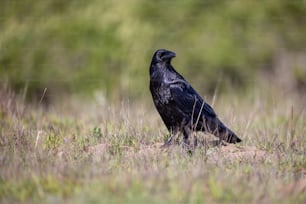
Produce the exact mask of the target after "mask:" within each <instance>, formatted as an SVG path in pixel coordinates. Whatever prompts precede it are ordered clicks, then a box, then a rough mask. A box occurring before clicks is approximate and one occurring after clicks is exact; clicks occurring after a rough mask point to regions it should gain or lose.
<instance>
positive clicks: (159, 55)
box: [152, 49, 176, 63]
mask: <svg viewBox="0 0 306 204" xmlns="http://www.w3.org/2000/svg"><path fill="white" fill-rule="evenodd" d="M175 56H176V54H175V52H172V51H169V50H165V49H158V50H156V52H155V53H154V55H153V59H152V62H154V63H160V62H164V63H170V62H171V59H172V58H173V57H175Z"/></svg>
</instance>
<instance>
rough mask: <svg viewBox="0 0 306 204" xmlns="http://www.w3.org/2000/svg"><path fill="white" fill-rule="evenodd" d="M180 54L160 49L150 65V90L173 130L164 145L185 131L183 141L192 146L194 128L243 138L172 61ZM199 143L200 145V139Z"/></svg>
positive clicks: (230, 139)
mask: <svg viewBox="0 0 306 204" xmlns="http://www.w3.org/2000/svg"><path fill="white" fill-rule="evenodd" d="M175 56H176V54H175V53H174V52H172V51H169V50H165V49H159V50H157V51H156V52H155V53H154V55H153V58H152V62H151V65H150V91H151V94H152V97H153V101H154V105H155V107H156V109H157V111H158V112H159V114H160V116H161V118H162V120H163V121H164V123H165V125H166V127H167V128H168V130H169V132H170V137H169V138H168V140H167V141H166V142H165V144H164V146H167V145H170V144H171V143H172V139H173V136H175V135H176V134H177V133H179V132H182V133H183V145H187V146H189V140H188V138H189V137H190V136H191V134H192V132H193V131H204V132H208V133H211V134H213V135H215V136H217V137H219V138H220V140H221V141H222V140H223V141H226V142H228V143H237V142H241V139H240V138H239V137H238V136H237V135H236V134H235V133H234V132H233V131H231V130H230V129H229V128H227V127H226V126H225V125H224V124H223V123H222V122H221V121H220V120H219V118H218V116H217V114H216V113H215V111H214V110H213V108H212V107H211V106H210V105H209V104H207V103H206V102H205V101H204V100H203V99H202V98H201V96H200V95H199V94H198V93H197V92H196V91H195V90H194V89H193V88H192V86H191V85H190V84H189V83H188V82H187V81H186V80H185V79H184V77H183V76H182V75H180V74H179V73H178V72H177V71H176V70H175V69H174V68H173V66H172V65H171V60H172V58H173V57H175ZM194 142H195V145H196V141H194Z"/></svg>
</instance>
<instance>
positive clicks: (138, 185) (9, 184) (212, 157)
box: [0, 88, 306, 203]
mask: <svg viewBox="0 0 306 204" xmlns="http://www.w3.org/2000/svg"><path fill="white" fill-rule="evenodd" d="M267 92H269V93H267ZM0 98H1V100H0V106H1V109H0V119H1V120H0V124H1V126H0V128H1V131H0V151H1V154H0V200H1V203H19V202H23V203H54V202H57V203H145V202H146V203H205V202H207V203H304V202H305V201H306V200H305V199H306V196H305V195H306V193H305V192H306V185H305V177H306V170H305V169H306V159H305V154H306V141H305V138H306V137H305V133H306V125H305V124H306V118H305V110H304V107H305V106H304V102H303V100H304V99H303V98H302V97H301V96H298V95H294V94H292V93H290V94H284V93H281V92H280V91H278V90H277V91H275V90H274V91H273V92H272V91H270V90H261V91H258V90H257V91H254V92H252V93H249V94H248V95H244V96H238V95H235V96H220V97H217V98H216V104H215V108H216V110H217V112H218V113H219V115H220V117H221V119H222V120H224V121H225V122H226V124H228V125H229V126H230V127H231V128H232V129H233V130H235V131H236V132H237V133H238V134H239V135H240V136H241V137H242V138H243V143H242V144H239V145H228V146H222V147H214V146H211V145H208V144H211V143H209V141H211V140H214V138H213V137H212V136H209V135H205V134H202V133H201V134H198V137H199V139H200V140H201V145H200V146H199V147H198V148H197V149H196V150H195V151H194V152H193V154H192V155H190V154H187V153H186V152H185V151H184V150H183V149H182V148H181V147H180V146H175V145H174V146H171V147H170V148H168V149H161V148H159V147H160V145H161V144H162V142H163V141H164V139H165V138H166V135H167V131H166V129H165V127H164V125H163V124H162V122H161V120H160V118H159V116H158V114H157V112H156V111H155V110H154V108H153V105H152V104H151V103H146V102H144V103H140V102H137V103H132V102H123V103H120V104H109V103H107V102H106V101H105V100H104V99H103V97H100V96H97V97H96V98H95V100H92V101H90V102H86V101H79V100H77V99H73V98H71V99H69V100H68V99H67V100H65V101H63V102H58V104H55V105H53V106H50V107H49V108H48V109H45V108H43V107H42V106H40V105H39V104H38V105H36V106H35V105H33V104H32V105H25V103H24V102H23V100H22V97H21V98H20V97H19V96H16V95H14V94H13V93H11V92H10V91H9V89H8V88H3V89H2V91H1V95H0ZM146 104H149V105H146Z"/></svg>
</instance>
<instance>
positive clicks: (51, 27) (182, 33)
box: [0, 0, 306, 102]
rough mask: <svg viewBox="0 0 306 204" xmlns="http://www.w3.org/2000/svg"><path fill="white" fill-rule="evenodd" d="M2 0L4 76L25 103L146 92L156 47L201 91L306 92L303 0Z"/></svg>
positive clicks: (0, 45) (1, 61)
mask: <svg viewBox="0 0 306 204" xmlns="http://www.w3.org/2000/svg"><path fill="white" fill-rule="evenodd" d="M0 2H1V6H0V76H1V81H2V82H3V83H8V84H9V85H10V86H11V87H12V89H13V90H15V91H16V92H22V91H24V90H26V95H27V98H28V99H29V100H36V99H37V98H40V97H41V96H42V94H43V92H44V90H45V89H47V92H46V93H45V94H46V96H45V99H46V100H47V101H49V102H52V101H54V100H56V99H57V98H60V97H63V96H64V97H66V96H67V95H70V94H72V95H75V94H76V95H81V96H83V95H85V96H88V97H90V96H92V95H93V94H94V93H95V92H99V93H102V94H103V95H104V96H105V97H106V98H108V99H110V100H117V99H122V98H126V97H129V98H132V99H138V98H148V97H149V91H148V83H149V76H148V69H149V65H150V61H151V57H152V55H153V53H154V51H155V50H156V49H158V48H166V49H170V50H173V51H175V52H176V53H177V57H176V58H175V59H174V61H173V64H174V66H175V67H176V69H177V70H178V71H179V72H180V73H182V74H183V75H184V76H185V78H186V79H187V80H188V81H189V82H191V84H193V86H194V87H195V88H196V89H197V90H199V92H200V93H201V94H202V93H205V94H208V95H209V94H213V93H214V90H215V89H216V87H218V90H219V91H220V92H221V93H222V92H232V91H233V90H235V91H237V92H241V93H243V92H246V91H248V90H249V89H251V88H252V87H254V86H256V85H258V84H259V83H260V84H262V83H266V84H267V85H269V86H270V85H275V86H277V87H279V88H280V89H282V90H287V91H296V92H298V93H301V94H302V95H303V94H304V92H305V90H306V89H305V87H306V52H305V48H306V1H304V0H269V1H244V0H233V1H227V0H217V1H216V0H206V1H203V0H178V1H169V0H156V1H142V0H126V1H119V0H103V1H101V0H87V1H84V0H74V1H62V0H46V1H36V0H24V1H20V0H1V1H0Z"/></svg>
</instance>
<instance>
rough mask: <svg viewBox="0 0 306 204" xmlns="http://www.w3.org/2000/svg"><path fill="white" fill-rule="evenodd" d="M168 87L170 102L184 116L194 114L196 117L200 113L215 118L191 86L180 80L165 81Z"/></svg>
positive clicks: (207, 105)
mask: <svg viewBox="0 0 306 204" xmlns="http://www.w3.org/2000/svg"><path fill="white" fill-rule="evenodd" d="M165 83H167V84H168V85H169V87H170V93H171V100H172V101H173V102H174V103H175V104H176V105H177V106H178V108H179V109H180V110H182V111H183V112H185V113H186V114H191V113H192V112H193V113H194V115H195V116H197V115H198V114H199V113H200V112H201V114H205V115H206V116H210V117H216V113H215V111H214V110H213V108H212V107H211V106H210V105H209V104H207V103H205V101H204V100H203V99H202V98H201V96H199V94H198V93H197V92H196V91H195V90H194V89H193V88H192V86H191V85H190V84H189V83H188V82H186V81H185V80H182V79H175V80H172V81H166V82H165Z"/></svg>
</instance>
